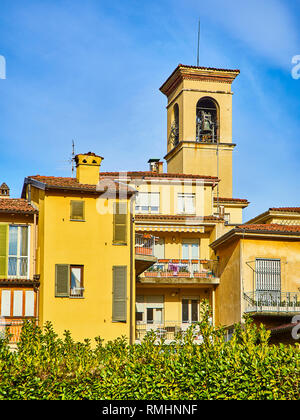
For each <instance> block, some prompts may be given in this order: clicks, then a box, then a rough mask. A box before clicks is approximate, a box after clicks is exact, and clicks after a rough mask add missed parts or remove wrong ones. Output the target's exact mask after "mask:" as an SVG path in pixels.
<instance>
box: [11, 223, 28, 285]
mask: <svg viewBox="0 0 300 420" xmlns="http://www.w3.org/2000/svg"><path fill="white" fill-rule="evenodd" d="M10 227H17V228H18V242H17V255H10V253H9V236H10V235H9V230H10ZM24 227H26V228H27V232H28V235H27V256H26V255H20V254H21V234H20V232H21V228H24ZM10 258H17V270H16V274H15V275H12V274H9V259H10ZM21 258H23V259H27V273H26V274H25V275H24V276H21V275H20V265H19V260H20V259H21ZM7 264H8V269H7V276H8V278H21V279H27V278H29V271H30V270H29V267H30V226H28V225H13V224H10V225H9V226H8V255H7Z"/></svg>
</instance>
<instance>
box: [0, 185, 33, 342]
mask: <svg viewBox="0 0 300 420" xmlns="http://www.w3.org/2000/svg"><path fill="white" fill-rule="evenodd" d="M2 186H3V184H2ZM2 186H1V187H0V328H1V329H2V328H3V329H4V328H6V327H8V329H9V333H10V334H11V335H12V339H11V340H12V342H13V343H16V342H17V340H18V339H19V335H20V331H21V327H22V322H23V320H24V319H36V317H37V312H38V299H39V295H38V288H39V284H40V283H39V277H38V276H36V272H37V266H36V252H35V250H36V248H37V220H38V219H37V217H38V212H37V210H36V209H35V208H34V207H33V206H32V205H31V204H30V203H28V202H27V200H24V199H12V198H10V197H9V189H8V187H7V186H6V185H5V189H4V190H3V189H2Z"/></svg>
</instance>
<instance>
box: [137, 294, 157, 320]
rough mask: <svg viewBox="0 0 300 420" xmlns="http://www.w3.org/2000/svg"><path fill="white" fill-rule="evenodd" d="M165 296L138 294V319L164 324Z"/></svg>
mask: <svg viewBox="0 0 300 420" xmlns="http://www.w3.org/2000/svg"><path fill="white" fill-rule="evenodd" d="M163 310H164V296H162V295H157V296H136V320H137V321H139V322H145V323H146V324H150V325H151V324H162V323H163Z"/></svg>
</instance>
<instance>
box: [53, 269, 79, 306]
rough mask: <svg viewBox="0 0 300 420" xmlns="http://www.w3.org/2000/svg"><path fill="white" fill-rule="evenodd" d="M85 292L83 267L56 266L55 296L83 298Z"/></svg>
mask: <svg viewBox="0 0 300 420" xmlns="http://www.w3.org/2000/svg"><path fill="white" fill-rule="evenodd" d="M83 292H84V288H83V266H82V265H68V264H56V266H55V296H56V297H72V298H81V297H83Z"/></svg>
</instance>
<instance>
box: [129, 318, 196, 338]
mask: <svg viewBox="0 0 300 420" xmlns="http://www.w3.org/2000/svg"><path fill="white" fill-rule="evenodd" d="M193 324H194V323H193V322H182V321H164V322H153V323H152V324H149V323H148V324H146V323H137V325H136V340H137V342H140V341H142V340H143V338H144V337H145V335H146V334H147V333H148V332H150V331H153V332H154V333H155V335H156V337H157V339H158V340H159V339H162V338H163V339H165V340H166V342H171V341H173V340H175V338H176V337H178V336H184V334H185V333H186V331H187V329H188V328H189V327H190V326H191V325H193ZM194 339H195V342H199V343H200V342H202V336H201V335H200V332H199V327H196V328H195V330H194Z"/></svg>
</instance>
